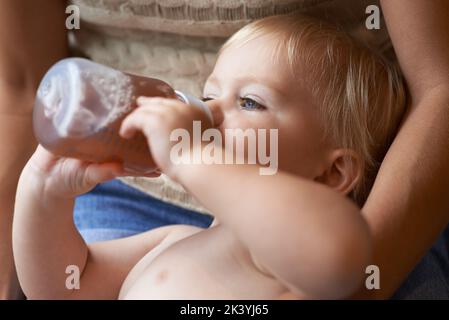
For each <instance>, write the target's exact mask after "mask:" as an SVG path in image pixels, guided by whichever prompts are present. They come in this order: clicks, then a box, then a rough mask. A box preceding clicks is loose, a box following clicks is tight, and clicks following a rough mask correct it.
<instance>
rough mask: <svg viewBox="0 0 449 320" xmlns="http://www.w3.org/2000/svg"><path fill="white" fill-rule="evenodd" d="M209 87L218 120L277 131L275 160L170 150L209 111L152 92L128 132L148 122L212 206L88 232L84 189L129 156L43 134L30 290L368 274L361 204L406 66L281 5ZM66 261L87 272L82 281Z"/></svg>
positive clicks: (302, 283)
mask: <svg viewBox="0 0 449 320" xmlns="http://www.w3.org/2000/svg"><path fill="white" fill-rule="evenodd" d="M204 101H207V104H208V106H209V107H210V110H211V111H212V114H213V115H214V124H215V127H216V128H217V129H218V130H220V132H223V131H224V130H225V129H242V130H245V129H267V130H268V129H277V130H278V135H279V139H278V141H279V143H278V146H277V147H278V159H279V163H278V169H279V170H278V171H277V173H276V174H273V175H261V174H260V172H259V169H260V168H261V166H262V165H261V164H260V163H257V164H235V165H233V164H216V163H212V164H207V163H199V164H198V163H192V162H190V161H177V162H174V161H171V158H170V150H171V148H172V147H173V144H174V142H173V141H171V140H170V138H169V137H170V134H171V132H173V130H175V129H179V128H182V129H186V130H189V131H191V130H192V123H193V121H195V120H201V121H202V123H203V124H204V125H203V128H207V127H208V126H209V127H210V123H208V121H209V120H207V117H205V116H204V114H203V113H202V112H201V111H200V110H197V109H195V108H193V107H189V106H186V105H185V104H184V103H182V102H180V101H178V100H173V99H164V98H146V97H141V98H139V100H138V103H139V106H140V107H139V108H137V109H136V110H135V111H134V112H133V113H131V114H130V115H129V116H128V117H127V118H126V119H125V120H124V121H123V123H122V126H121V131H120V134H121V135H122V136H123V137H124V138H129V137H131V136H132V135H133V134H135V133H136V132H139V131H140V132H142V133H143V134H144V135H145V136H146V138H147V141H148V144H149V147H150V150H151V152H152V156H153V158H154V160H155V162H156V163H157V165H158V167H159V168H160V170H161V171H162V172H164V173H165V174H167V175H168V176H169V177H171V178H172V179H174V180H175V181H177V182H179V183H181V184H182V185H183V186H184V187H185V188H186V189H187V190H188V191H189V192H191V193H192V194H193V195H194V196H195V197H196V198H197V199H198V200H199V201H200V202H201V203H202V204H203V205H204V206H205V207H206V208H208V209H209V210H210V212H212V213H213V214H214V216H215V220H214V222H213V223H212V225H211V226H210V227H209V228H207V229H202V228H198V227H194V226H188V225H171V226H165V227H161V228H157V229H154V230H151V231H148V232H146V233H142V234H138V235H135V236H131V237H128V238H123V239H118V240H112V241H105V242H98V243H93V244H90V245H86V243H85V242H84V240H83V239H82V238H81V236H80V234H79V233H78V231H77V230H76V228H75V226H74V223H73V217H72V214H73V205H74V199H75V197H76V196H78V195H80V194H82V193H85V192H88V191H89V190H91V189H92V188H93V187H94V186H95V185H96V184H97V183H100V182H103V181H106V180H109V179H112V178H114V177H118V176H121V175H123V174H124V173H123V169H122V167H121V165H120V164H118V163H103V164H94V163H86V162H82V161H81V160H76V159H68V158H61V157H57V156H55V155H53V154H51V153H49V152H48V151H46V150H45V149H44V148H42V147H40V146H39V147H38V148H37V150H36V152H35V153H34V155H33V156H32V157H31V159H30V160H29V162H28V163H27V165H26V166H25V168H24V170H23V172H22V175H21V177H20V181H19V185H18V190H17V198H16V207H15V216H14V225H13V248H14V256H15V262H16V267H17V272H18V276H19V279H20V283H21V286H22V288H23V290H24V293H25V294H26V296H27V297H28V298H31V299H117V298H118V299H282V298H290V299H291V298H292V299H302V298H313V299H315V298H324V299H338V298H345V297H348V296H350V295H351V294H352V293H354V292H355V291H356V290H357V289H358V288H359V286H360V285H361V284H362V280H363V277H364V275H365V268H366V267H367V266H368V265H369V264H370V259H371V238H370V232H369V228H368V226H367V223H366V221H365V220H364V218H363V215H362V212H361V209H360V207H361V206H362V205H363V203H364V201H365V199H366V196H367V193H368V192H369V190H370V187H371V185H372V183H373V180H374V177H375V175H376V171H377V169H378V166H379V163H380V162H381V161H382V159H383V156H384V155H385V152H386V150H387V148H388V146H389V144H390V143H391V141H392V139H393V137H394V135H395V132H396V130H397V127H398V125H399V122H400V119H401V117H402V114H403V112H404V108H405V102H404V101H405V98H404V88H403V84H402V80H401V77H400V76H399V74H398V72H397V71H396V69H395V68H393V67H392V66H390V65H388V64H387V63H386V62H385V61H384V60H383V59H381V58H380V57H378V56H377V55H375V54H374V53H372V52H370V51H369V50H368V49H366V48H364V47H363V46H361V45H359V44H357V43H356V42H355V41H354V40H352V39H351V38H350V37H349V36H347V35H346V34H344V33H343V32H341V31H339V30H338V29H337V28H336V27H334V26H332V25H328V24H326V23H323V22H320V21H318V20H315V19H314V18H310V17H305V16H302V15H298V14H290V15H284V16H273V17H269V18H265V19H262V20H258V21H255V22H253V23H251V24H249V25H247V26H246V27H244V28H243V29H241V30H240V31H239V32H237V33H236V34H235V35H234V36H232V37H231V38H230V39H229V40H228V41H227V42H226V44H225V45H224V46H223V48H222V49H221V51H220V53H219V56H218V59H217V62H216V65H215V68H214V70H213V72H212V74H211V75H210V77H209V78H208V80H207V83H206V84H205V87H204ZM202 147H203V146H202V145H192V146H191V151H192V152H193V151H195V150H198V148H202ZM245 147H246V148H247V147H248V146H247V145H246V146H245ZM222 151H223V154H225V153H226V152H229V150H226V149H225V148H224V147H223V150H222ZM184 160H187V158H186V159H184ZM68 267H70V268H68ZM73 268H74V269H73ZM67 270H79V282H76V285H75V286H67V285H66V282H67V278H68V277H69V275H70V272H68V271H67Z"/></svg>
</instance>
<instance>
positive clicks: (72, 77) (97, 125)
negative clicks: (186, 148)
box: [33, 58, 212, 174]
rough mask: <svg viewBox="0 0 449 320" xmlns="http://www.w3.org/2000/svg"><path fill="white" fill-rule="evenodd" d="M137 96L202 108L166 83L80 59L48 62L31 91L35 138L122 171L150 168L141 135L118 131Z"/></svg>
mask: <svg viewBox="0 0 449 320" xmlns="http://www.w3.org/2000/svg"><path fill="white" fill-rule="evenodd" d="M139 96H160V97H167V98H176V99H179V100H181V101H183V102H185V103H187V104H188V105H190V106H191V107H197V108H200V109H202V110H203V111H204V112H206V114H207V115H208V117H209V119H210V120H211V121H212V116H211V113H210V110H209V109H208V108H207V106H206V104H205V103H203V102H202V101H201V100H199V99H196V98H194V97H192V96H190V95H188V94H185V93H183V92H179V91H176V90H174V89H173V88H172V87H170V86H169V85H168V84H167V83H165V82H163V81H161V80H158V79H154V78H147V77H142V76H137V75H132V74H128V73H124V72H121V71H118V70H115V69H112V68H109V67H107V66H104V65H101V64H98V63H94V62H92V61H90V60H86V59H80V58H68V59H64V60H61V61H59V62H58V63H56V64H55V65H54V66H52V67H51V68H50V69H49V70H48V72H47V73H46V74H45V76H44V78H43V79H42V81H41V83H40V85H39V88H38V90H37V96H36V101H35V106H34V112H33V127H34V133H35V136H36V138H37V140H38V142H39V143H40V144H41V145H42V146H43V147H44V148H46V149H47V150H49V151H51V152H52V153H54V154H57V155H60V156H65V157H72V158H78V159H81V160H86V161H92V162H97V163H100V162H108V161H119V162H122V163H123V166H124V169H125V171H126V172H127V173H133V174H147V173H151V172H153V171H154V170H156V167H155V164H154V161H153V160H152V157H151V154H150V150H149V149H148V144H147V141H146V138H145V137H144V135H143V134H142V133H140V132H139V133H137V134H136V135H135V136H134V137H133V138H131V139H123V138H122V137H121V136H120V135H119V129H120V125H121V123H122V120H123V119H124V118H125V117H126V116H127V115H128V114H129V113H130V112H131V111H132V110H133V109H135V108H136V107H137V105H136V99H137V97H139Z"/></svg>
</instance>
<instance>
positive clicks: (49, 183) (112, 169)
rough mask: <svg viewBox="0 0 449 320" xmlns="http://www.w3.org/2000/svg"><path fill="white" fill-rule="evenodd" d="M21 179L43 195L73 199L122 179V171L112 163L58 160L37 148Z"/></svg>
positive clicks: (41, 148) (59, 158)
mask: <svg viewBox="0 0 449 320" xmlns="http://www.w3.org/2000/svg"><path fill="white" fill-rule="evenodd" d="M22 175H25V177H22V179H23V178H24V179H26V181H28V184H29V186H30V187H37V188H39V191H40V192H44V193H45V194H46V195H51V196H55V197H63V198H74V197H76V196H78V195H81V194H83V193H86V192H88V191H90V190H91V189H93V188H94V187H95V186H96V185H97V184H98V183H100V182H104V181H107V180H110V179H113V178H115V177H117V176H120V175H123V167H122V165H121V164H120V163H115V162H110V163H102V164H96V163H91V162H86V161H82V160H78V159H71V158H64V157H58V156H56V155H54V154H52V153H50V152H49V151H47V150H46V149H45V148H44V147H42V146H41V145H39V146H38V147H37V149H36V151H35V152H34V154H33V155H32V157H31V158H30V160H29V161H28V163H27V164H26V166H25V168H24V170H23V172H22Z"/></svg>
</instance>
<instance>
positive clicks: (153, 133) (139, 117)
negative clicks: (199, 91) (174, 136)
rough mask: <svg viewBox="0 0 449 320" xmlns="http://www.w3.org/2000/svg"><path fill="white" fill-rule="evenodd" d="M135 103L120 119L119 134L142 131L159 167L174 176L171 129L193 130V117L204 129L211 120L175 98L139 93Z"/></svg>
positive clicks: (127, 135)
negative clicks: (129, 111)
mask: <svg viewBox="0 0 449 320" xmlns="http://www.w3.org/2000/svg"><path fill="white" fill-rule="evenodd" d="M137 104H138V105H139V107H138V108H136V109H135V110H134V111H133V112H132V113H131V114H129V115H128V116H127V117H126V118H125V120H124V121H123V123H122V126H121V128H120V135H121V136H122V137H124V138H131V137H132V136H133V135H134V134H135V133H136V132H137V131H141V132H142V133H143V134H144V135H145V136H146V138H147V141H148V146H149V148H150V152H151V155H152V157H153V160H154V162H155V163H156V165H157V166H158V168H160V169H161V170H162V171H163V172H164V173H165V174H167V175H168V176H170V177H172V178H174V173H173V169H174V163H173V162H172V161H171V160H170V150H171V147H172V146H173V145H174V144H176V143H177V141H170V135H171V133H172V132H173V130H175V129H185V130H187V131H188V132H190V133H192V129H193V121H195V120H199V121H201V129H202V130H205V129H207V128H209V127H210V126H211V123H210V120H209V118H208V117H207V115H206V113H204V112H203V111H201V110H200V109H198V108H195V107H192V106H189V105H187V104H185V103H183V102H181V101H179V100H175V99H167V98H147V97H140V98H138V99H137ZM190 137H192V134H190ZM190 143H191V141H190Z"/></svg>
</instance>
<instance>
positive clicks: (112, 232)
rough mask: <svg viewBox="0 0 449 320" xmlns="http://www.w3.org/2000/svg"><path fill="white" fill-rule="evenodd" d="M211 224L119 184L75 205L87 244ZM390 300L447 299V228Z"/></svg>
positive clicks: (200, 216) (110, 184)
mask: <svg viewBox="0 0 449 320" xmlns="http://www.w3.org/2000/svg"><path fill="white" fill-rule="evenodd" d="M211 222H212V218H211V217H210V216H206V215H203V214H200V213H197V212H194V211H191V210H187V209H183V208H180V207H178V206H175V205H172V204H169V203H165V202H162V201H160V200H158V199H155V198H153V197H151V196H148V195H146V194H145V193H143V192H140V191H139V190H136V189H134V188H131V187H129V186H127V185H126V184H124V183H122V182H120V181H119V180H113V181H109V182H106V183H103V184H100V185H98V186H97V187H96V188H95V189H93V190H92V191H91V192H89V193H87V194H85V195H82V196H80V197H78V198H77V199H76V202H75V224H76V226H77V228H78V230H79V231H80V233H81V235H82V236H83V238H84V239H85V240H86V242H94V241H102V240H110V239H116V238H121V237H126V236H130V235H133V234H137V233H140V232H144V231H147V230H150V229H153V228H156V227H160V226H164V225H168V224H179V223H182V224H191V225H196V226H199V227H204V228H206V227H208V226H209V225H210V223H211ZM381 277H382V273H381ZM381 286H382V278H381ZM393 299H449V228H446V230H445V231H444V232H443V233H442V234H441V236H440V238H439V239H438V241H437V242H436V243H435V245H434V246H433V247H432V249H431V250H430V251H429V252H428V253H427V255H426V256H425V257H424V258H423V259H422V260H421V262H420V263H419V264H418V265H417V266H416V268H415V269H414V270H413V272H412V273H411V274H410V275H409V276H408V278H407V279H406V280H405V282H404V283H403V284H402V286H401V287H400V288H399V290H398V291H397V292H396V293H395V295H394V296H393Z"/></svg>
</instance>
